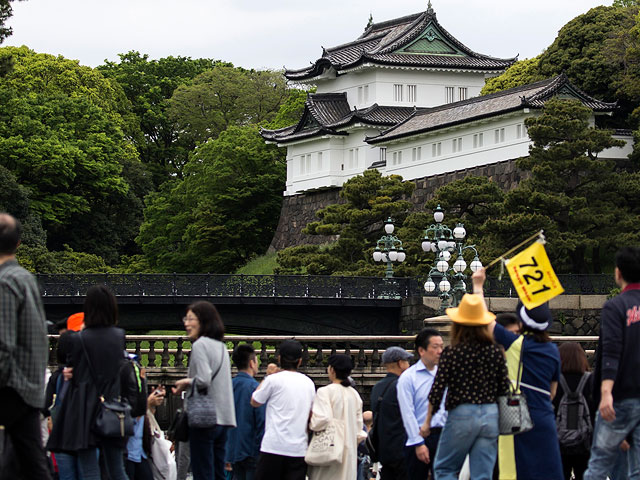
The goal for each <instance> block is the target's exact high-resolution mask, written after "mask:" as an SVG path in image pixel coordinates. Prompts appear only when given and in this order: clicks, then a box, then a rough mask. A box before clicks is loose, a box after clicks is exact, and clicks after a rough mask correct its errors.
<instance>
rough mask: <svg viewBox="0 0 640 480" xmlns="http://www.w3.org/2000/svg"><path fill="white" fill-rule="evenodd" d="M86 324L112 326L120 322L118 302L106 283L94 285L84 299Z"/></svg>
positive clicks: (90, 325) (89, 326)
mask: <svg viewBox="0 0 640 480" xmlns="http://www.w3.org/2000/svg"><path fill="white" fill-rule="evenodd" d="M83 311H84V325H85V327H86V328H91V327H110V326H112V325H116V324H117V323H118V302H117V300H116V297H115V296H114V295H113V293H111V290H109V288H108V287H107V286H106V285H94V286H93V287H89V290H87V296H86V297H85V299H84V308H83Z"/></svg>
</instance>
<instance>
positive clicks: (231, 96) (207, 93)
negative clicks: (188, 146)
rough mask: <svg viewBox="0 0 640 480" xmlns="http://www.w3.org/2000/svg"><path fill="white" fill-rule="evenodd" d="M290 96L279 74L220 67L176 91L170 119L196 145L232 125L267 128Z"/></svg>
mask: <svg viewBox="0 0 640 480" xmlns="http://www.w3.org/2000/svg"><path fill="white" fill-rule="evenodd" d="M288 95H289V92H288V89H287V86H286V82H285V79H284V77H283V75H282V74H281V73H280V72H274V71H268V70H266V71H255V70H244V69H242V68H235V67H233V66H230V65H218V66H216V67H215V68H214V69H213V70H208V71H206V72H204V73H202V74H200V75H198V76H197V77H196V78H195V79H194V80H193V82H192V83H191V84H190V85H182V86H179V87H178V88H177V89H176V91H175V92H174V94H173V97H172V98H171V99H170V100H169V116H170V118H171V119H172V120H174V121H175V122H176V123H177V125H178V126H179V128H180V129H181V130H182V131H185V132H188V133H189V135H190V136H191V138H192V141H193V144H194V145H195V144H197V143H200V142H204V141H206V140H208V139H215V138H216V137H217V136H218V135H219V134H220V133H221V132H222V131H224V130H225V129H227V128H229V127H230V126H232V125H260V124H268V123H269V122H271V121H272V120H273V119H274V118H275V117H276V115H277V114H278V112H279V109H280V105H282V103H283V102H285V100H287V98H288Z"/></svg>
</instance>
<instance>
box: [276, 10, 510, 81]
mask: <svg viewBox="0 0 640 480" xmlns="http://www.w3.org/2000/svg"><path fill="white" fill-rule="evenodd" d="M438 57H441V58H438ZM447 58H449V59H451V58H457V61H453V62H452V61H449V62H447V61H445V60H446V59H447ZM516 60H517V56H516V57H514V58H509V59H501V58H494V57H490V56H488V55H482V54H479V53H476V52H474V51H473V50H471V49H470V48H468V47H467V46H465V45H464V44H463V43H462V42H460V41H459V40H457V39H456V38H455V37H454V36H453V35H451V34H450V33H449V32H448V31H447V30H446V29H445V28H443V27H442V26H441V25H440V23H439V22H438V20H437V18H436V14H435V12H434V11H433V9H432V8H429V9H428V10H427V11H426V12H422V13H419V14H414V15H409V16H406V17H401V18H397V19H394V20H389V21H387V22H381V23H377V24H375V23H374V24H373V25H371V26H369V27H368V28H367V29H366V30H365V32H364V33H363V34H362V35H361V36H360V37H359V38H358V39H356V40H355V41H353V42H349V43H345V44H343V45H339V46H337V47H333V48H329V49H325V48H323V51H322V57H321V58H320V59H318V60H317V61H316V62H315V63H312V65H311V66H309V67H307V68H303V69H300V70H287V71H286V72H285V76H286V77H287V79H289V80H292V81H296V80H297V81H309V80H310V79H312V78H317V77H319V76H320V75H322V73H323V72H324V71H325V70H327V69H329V68H331V67H333V68H334V69H335V71H336V72H340V71H342V70H345V69H349V68H353V67H355V66H358V65H360V64H362V63H364V62H365V61H368V62H370V63H371V64H374V65H375V64H378V65H398V66H402V65H413V66H416V67H418V68H430V67H434V66H437V67H449V68H461V69H466V70H469V69H471V70H487V69H488V70H491V71H500V70H504V69H506V68H507V67H508V66H510V65H512V64H513V63H514V62H515V61H516Z"/></svg>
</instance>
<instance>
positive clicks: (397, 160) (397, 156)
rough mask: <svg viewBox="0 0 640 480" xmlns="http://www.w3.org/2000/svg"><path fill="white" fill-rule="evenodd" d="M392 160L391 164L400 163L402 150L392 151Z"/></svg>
mask: <svg viewBox="0 0 640 480" xmlns="http://www.w3.org/2000/svg"><path fill="white" fill-rule="evenodd" d="M392 158H393V160H392V161H391V164H392V165H400V164H401V163H402V151H399V152H393V157H392Z"/></svg>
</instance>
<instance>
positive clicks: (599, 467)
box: [584, 247, 640, 480]
mask: <svg viewBox="0 0 640 480" xmlns="http://www.w3.org/2000/svg"><path fill="white" fill-rule="evenodd" d="M615 280H616V283H617V284H618V286H619V287H620V288H621V289H622V293H620V295H618V296H616V297H614V298H612V299H611V300H608V301H607V303H605V304H604V307H602V313H601V314H600V339H599V341H598V353H597V356H596V365H595V381H594V391H596V388H595V386H596V385H599V384H600V381H602V383H601V384H600V394H601V399H600V408H599V410H598V414H597V416H596V425H595V428H594V432H593V444H592V446H591V457H590V458H589V467H588V468H587V471H586V472H585V474H584V479H585V480H594V479H597V480H600V479H602V478H606V476H607V473H608V472H611V470H612V469H613V466H614V463H615V460H616V457H617V455H618V447H619V445H620V443H622V441H623V440H624V439H625V438H626V437H627V435H631V437H632V440H633V441H632V442H630V443H631V450H630V451H629V455H628V458H629V478H630V479H638V478H640V465H638V462H639V460H640V348H639V347H638V346H639V345H640V248H638V247H624V248H621V249H620V250H619V251H618V253H616V269H615Z"/></svg>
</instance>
